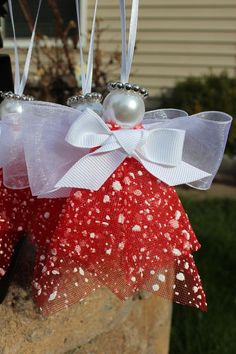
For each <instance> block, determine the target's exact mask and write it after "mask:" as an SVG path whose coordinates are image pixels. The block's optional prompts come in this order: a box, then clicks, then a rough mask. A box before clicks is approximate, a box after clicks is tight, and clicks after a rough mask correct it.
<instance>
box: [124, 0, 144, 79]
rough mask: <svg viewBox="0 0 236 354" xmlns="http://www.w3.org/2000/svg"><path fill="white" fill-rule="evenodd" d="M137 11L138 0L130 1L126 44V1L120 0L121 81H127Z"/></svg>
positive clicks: (135, 30) (132, 53)
mask: <svg viewBox="0 0 236 354" xmlns="http://www.w3.org/2000/svg"><path fill="white" fill-rule="evenodd" d="M138 12H139V0H133V1H132V8H131V16H130V26H129V40H128V45H127V37H126V1H125V0H120V18H121V43H122V50H121V56H122V59H121V78H120V79H121V82H124V83H126V82H128V81H129V76H130V72H131V66H132V62H133V56H134V49H135V42H136V35H137V27H138Z"/></svg>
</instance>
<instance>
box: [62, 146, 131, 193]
mask: <svg viewBox="0 0 236 354" xmlns="http://www.w3.org/2000/svg"><path fill="white" fill-rule="evenodd" d="M126 157H127V155H126V154H125V153H124V152H122V151H120V150H114V151H108V152H105V153H103V154H99V153H97V152H94V153H91V154H89V155H86V156H84V157H83V158H82V159H80V160H79V161H78V162H77V163H75V164H74V166H73V167H72V168H71V169H70V170H69V171H68V172H67V173H66V174H65V175H64V176H63V177H62V178H61V179H60V180H59V181H58V182H57V184H56V186H55V188H64V187H66V188H84V189H91V190H95V191H96V190H99V188H100V187H101V186H102V185H103V184H104V183H105V182H106V180H107V179H108V178H109V177H110V176H111V174H112V173H113V172H114V171H115V170H116V169H117V168H118V167H119V166H120V164H121V163H122V162H123V161H124V160H125V158H126Z"/></svg>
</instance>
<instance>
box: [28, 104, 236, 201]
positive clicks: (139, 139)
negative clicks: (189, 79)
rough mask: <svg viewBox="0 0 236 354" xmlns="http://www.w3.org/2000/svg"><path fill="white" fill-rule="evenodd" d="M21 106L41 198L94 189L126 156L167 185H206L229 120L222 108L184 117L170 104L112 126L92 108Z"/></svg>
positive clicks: (30, 172) (219, 157)
mask: <svg viewBox="0 0 236 354" xmlns="http://www.w3.org/2000/svg"><path fill="white" fill-rule="evenodd" d="M26 110H27V116H28V117H29V119H27V120H25V129H24V130H25V134H26V136H27V137H28V138H27V139H25V156H26V162H27V168H28V175H29V181H30V186H31V189H32V192H33V194H34V195H41V196H42V195H44V196H46V197H48V196H50V197H52V196H53V197H61V196H66V195H68V194H69V191H70V189H71V188H73V187H75V188H87V189H93V190H98V189H99V188H100V187H101V185H102V184H103V183H104V182H105V181H106V180H107V178H109V176H110V175H111V174H112V173H113V171H114V170H116V168H117V167H118V166H119V165H120V164H121V163H122V162H123V161H124V160H125V159H126V158H127V157H128V156H132V157H134V158H136V159H137V160H138V161H139V162H140V163H141V164H143V166H144V167H145V168H146V169H147V170H148V171H149V172H150V173H151V174H152V175H154V176H156V177H157V178H158V179H160V180H162V181H164V182H166V183H167V184H169V185H179V184H189V185H191V186H192V187H195V188H200V189H207V188H209V187H210V185H211V182H212V180H213V178H214V176H215V174H216V172H217V169H218V167H219V165H220V162H221V160H222V157H223V153H224V149H225V143H226V140H227V135H228V132H229V128H230V124H231V121H232V118H231V117H230V116H228V115H227V114H225V113H221V112H203V113H200V114H197V115H193V116H187V114H186V113H185V112H183V111H178V110H171V109H170V110H158V111H154V112H148V113H146V115H145V118H144V121H143V122H144V129H138V130H132V129H124V130H123V129H122V130H118V131H111V130H110V129H109V128H108V127H107V126H106V124H105V123H104V122H103V121H102V120H101V118H100V117H99V116H98V115H97V114H96V113H94V112H93V111H91V110H86V111H85V112H84V113H82V114H81V115H80V116H78V112H76V111H75V110H73V109H69V108H65V107H60V106H58V105H53V104H52V105H49V104H43V103H28V104H27V105H26ZM150 116H152V117H153V116H154V117H155V118H154V119H153V123H152V122H150V120H151V118H150ZM173 117H176V118H173ZM146 122H147V123H146ZM32 131H34V135H32V134H30V132H32ZM94 148H97V149H96V150H95V151H93V152H90V151H91V149H93V150H94ZM50 193H51V194H50Z"/></svg>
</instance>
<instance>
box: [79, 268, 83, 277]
mask: <svg viewBox="0 0 236 354" xmlns="http://www.w3.org/2000/svg"><path fill="white" fill-rule="evenodd" d="M79 274H80V275H82V276H84V270H83V268H81V267H79Z"/></svg>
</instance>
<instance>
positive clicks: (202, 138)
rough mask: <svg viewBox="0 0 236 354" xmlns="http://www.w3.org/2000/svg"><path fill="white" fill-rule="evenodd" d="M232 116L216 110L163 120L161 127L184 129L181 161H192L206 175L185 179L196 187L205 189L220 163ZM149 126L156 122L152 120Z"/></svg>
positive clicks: (208, 186) (157, 124) (209, 184)
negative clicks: (190, 180) (194, 178)
mask: <svg viewBox="0 0 236 354" xmlns="http://www.w3.org/2000/svg"><path fill="white" fill-rule="evenodd" d="M231 123H232V117H231V116H229V115H228V114H226V113H223V112H218V111H209V112H201V113H197V114H194V115H192V116H189V117H182V118H178V119H172V120H168V119H167V120H165V119H164V120H163V122H162V123H161V126H162V127H163V128H164V127H165V128H170V127H171V128H174V129H184V130H185V132H186V134H185V143H184V148H183V161H185V162H188V163H190V164H193V165H194V166H196V167H198V168H200V169H201V170H204V171H207V172H208V173H209V174H210V176H208V177H205V178H202V179H199V180H196V181H192V182H188V183H187V184H188V185H190V186H191V187H193V188H197V189H203V190H206V189H209V188H210V186H211V183H212V181H213V179H214V177H215V175H216V173H217V171H218V169H219V167H220V164H221V161H222V158H223V154H224V150H225V145H226V142H227V138H228V134H229V129H230V126H231ZM153 126H159V123H156V124H155V123H154V125H153Z"/></svg>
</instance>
